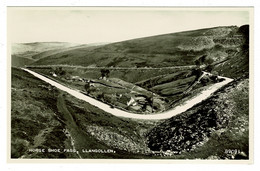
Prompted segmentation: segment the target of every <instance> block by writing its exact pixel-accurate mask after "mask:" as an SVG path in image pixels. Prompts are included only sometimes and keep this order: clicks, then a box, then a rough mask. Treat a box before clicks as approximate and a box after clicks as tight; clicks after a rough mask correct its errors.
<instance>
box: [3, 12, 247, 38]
mask: <svg viewBox="0 0 260 171" xmlns="http://www.w3.org/2000/svg"><path fill="white" fill-rule="evenodd" d="M244 24H249V12H248V10H247V9H246V8H239V9H227V8H222V9H219V8H213V9H209V8H203V9H199V8H189V9H183V8H94V7H92V8H90V7H89V8H84V7H75V8H72V7H69V8H58V7H38V8H37V7H9V8H8V13H7V31H8V41H10V42H11V43H28V42H51V41H55V42H72V43H101V42H119V41H123V40H129V39H134V38H140V37H148V36H153V35H159V34H166V33H174V32H179V31H186V30H193V29H200V28H209V27H216V26H230V25H237V26H241V25H244Z"/></svg>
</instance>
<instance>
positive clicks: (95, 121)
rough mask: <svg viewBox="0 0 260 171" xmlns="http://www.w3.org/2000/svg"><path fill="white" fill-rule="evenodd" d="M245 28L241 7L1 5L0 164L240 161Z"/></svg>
mask: <svg viewBox="0 0 260 171" xmlns="http://www.w3.org/2000/svg"><path fill="white" fill-rule="evenodd" d="M252 21H253V8H250V7H240V8H235V7H234V8H230V7H229V8H224V7H222V8H219V7H218V8H213V7H211V8H207V7H204V8H194V7H193V8H192V7H190V8H177V7H176V8H173V7H172V8H159V7H157V8H154V7H153V8H151V7H145V8H144V7H113V8H112V7H8V9H7V32H8V36H7V39H8V43H7V45H8V62H9V67H8V74H9V75H8V76H9V85H10V86H9V96H10V99H9V103H10V109H9V113H8V118H9V123H8V128H9V130H8V135H9V137H8V146H9V148H8V153H9V155H8V159H9V161H10V162H23V161H26V162H30V161H33V160H34V159H40V160H37V161H46V159H49V160H48V162H52V161H55V162H59V161H63V159H66V161H68V162H69V161H73V162H77V161H87V159H99V160H88V161H101V160H100V159H103V160H104V161H108V160H109V161H112V162H113V161H115V162H116V161H118V160H119V159H127V160H123V161H130V162H138V161H139V160H138V159H142V160H141V161H143V162H145V161H148V162H158V161H160V162H164V161H167V162H175V161H178V162H180V161H185V162H189V161H190V162H195V163H197V162H212V161H214V162H220V163H221V162H223V163H224V162H234V163H252V157H253V125H252V124H253V122H252V121H253V111H252V96H253V93H252V83H253V82H252V81H253V77H252V63H253V56H252V49H253V44H252V42H253V32H252V28H253V22H252ZM68 159H71V160H68ZM133 159H135V160H133ZM151 159H152V160H151ZM103 160H102V161H103ZM120 161H122V160H120Z"/></svg>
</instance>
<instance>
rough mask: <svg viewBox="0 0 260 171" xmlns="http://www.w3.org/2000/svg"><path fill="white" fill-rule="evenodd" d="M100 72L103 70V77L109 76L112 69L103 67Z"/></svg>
mask: <svg viewBox="0 0 260 171" xmlns="http://www.w3.org/2000/svg"><path fill="white" fill-rule="evenodd" d="M100 72H101V78H104V77H107V78H108V77H109V74H110V71H109V70H108V69H101V70H100Z"/></svg>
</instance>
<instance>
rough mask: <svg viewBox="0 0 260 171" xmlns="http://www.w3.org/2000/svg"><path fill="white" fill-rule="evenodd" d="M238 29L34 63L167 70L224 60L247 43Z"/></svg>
mask: <svg viewBox="0 0 260 171" xmlns="http://www.w3.org/2000/svg"><path fill="white" fill-rule="evenodd" d="M238 30H239V27H236V26H227V27H214V28H208V29H200V30H194V31H186V32H179V33H172V34H165V35H158V36H152V37H145V38H139V39H133V40H127V41H123V42H117V43H111V44H107V45H104V46H100V47H96V48H93V49H89V48H85V47H82V48H77V49H71V50H68V51H65V52H61V53H57V54H53V55H50V56H48V57H45V58H41V59H39V60H37V61H36V62H34V63H33V64H34V65H50V64H68V65H81V66H89V65H91V66H93V65H95V66H107V67H111V66H113V67H115V66H121V67H123V66H124V67H145V66H147V67H155V66H156V67H163V66H176V65H193V64H194V60H195V59H197V58H198V57H199V56H200V55H204V54H208V55H209V56H210V57H212V58H213V59H214V60H215V61H220V60H224V59H226V58H227V57H228V56H229V51H236V50H237V48H239V47H240V46H241V44H242V43H243V41H244V40H243V39H244V38H243V37H242V34H241V33H240V32H238Z"/></svg>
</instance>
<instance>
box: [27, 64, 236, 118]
mask: <svg viewBox="0 0 260 171" xmlns="http://www.w3.org/2000/svg"><path fill="white" fill-rule="evenodd" d="M22 70H24V71H27V72H28V73H30V74H32V75H34V76H35V77H37V78H39V79H41V80H43V81H45V82H47V83H49V84H51V85H52V86H55V87H57V88H58V89H60V90H62V91H65V92H67V93H69V94H70V95H72V96H74V97H76V98H78V99H81V100H83V101H86V102H88V103H90V104H91V105H94V106H96V107H98V108H100V109H102V110H104V111H106V112H108V113H110V114H112V115H114V116H117V117H124V118H132V119H142V120H161V119H168V118H171V117H173V116H176V115H178V114H181V113H182V112H185V111H187V110H188V109H190V108H191V107H193V106H194V105H196V104H198V103H200V102H201V101H203V100H205V99H207V98H208V97H210V96H211V95H212V94H213V93H214V92H216V91H217V90H218V89H219V88H221V87H223V86H224V85H226V84H228V83H230V82H231V81H233V79H231V78H227V77H221V76H218V77H219V78H223V79H224V81H222V82H219V83H216V84H213V85H211V86H210V87H209V88H208V89H206V90H203V91H201V92H200V93H199V94H198V95H197V96H195V97H192V98H191V99H189V100H187V101H185V102H184V103H183V104H182V105H179V106H177V107H175V108H173V109H171V110H168V111H165V112H162V113H153V114H146V115H145V114H135V113H130V112H126V111H123V110H120V109H117V108H111V106H109V105H107V104H105V103H103V102H101V101H98V100H96V99H94V98H91V97H89V96H86V95H84V94H82V93H80V92H78V91H76V90H72V89H70V88H68V87H66V86H64V85H61V84H59V83H57V82H55V81H53V80H51V79H49V78H46V77H44V76H42V75H40V74H38V73H36V72H33V71H31V70H29V69H26V68H22Z"/></svg>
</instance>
